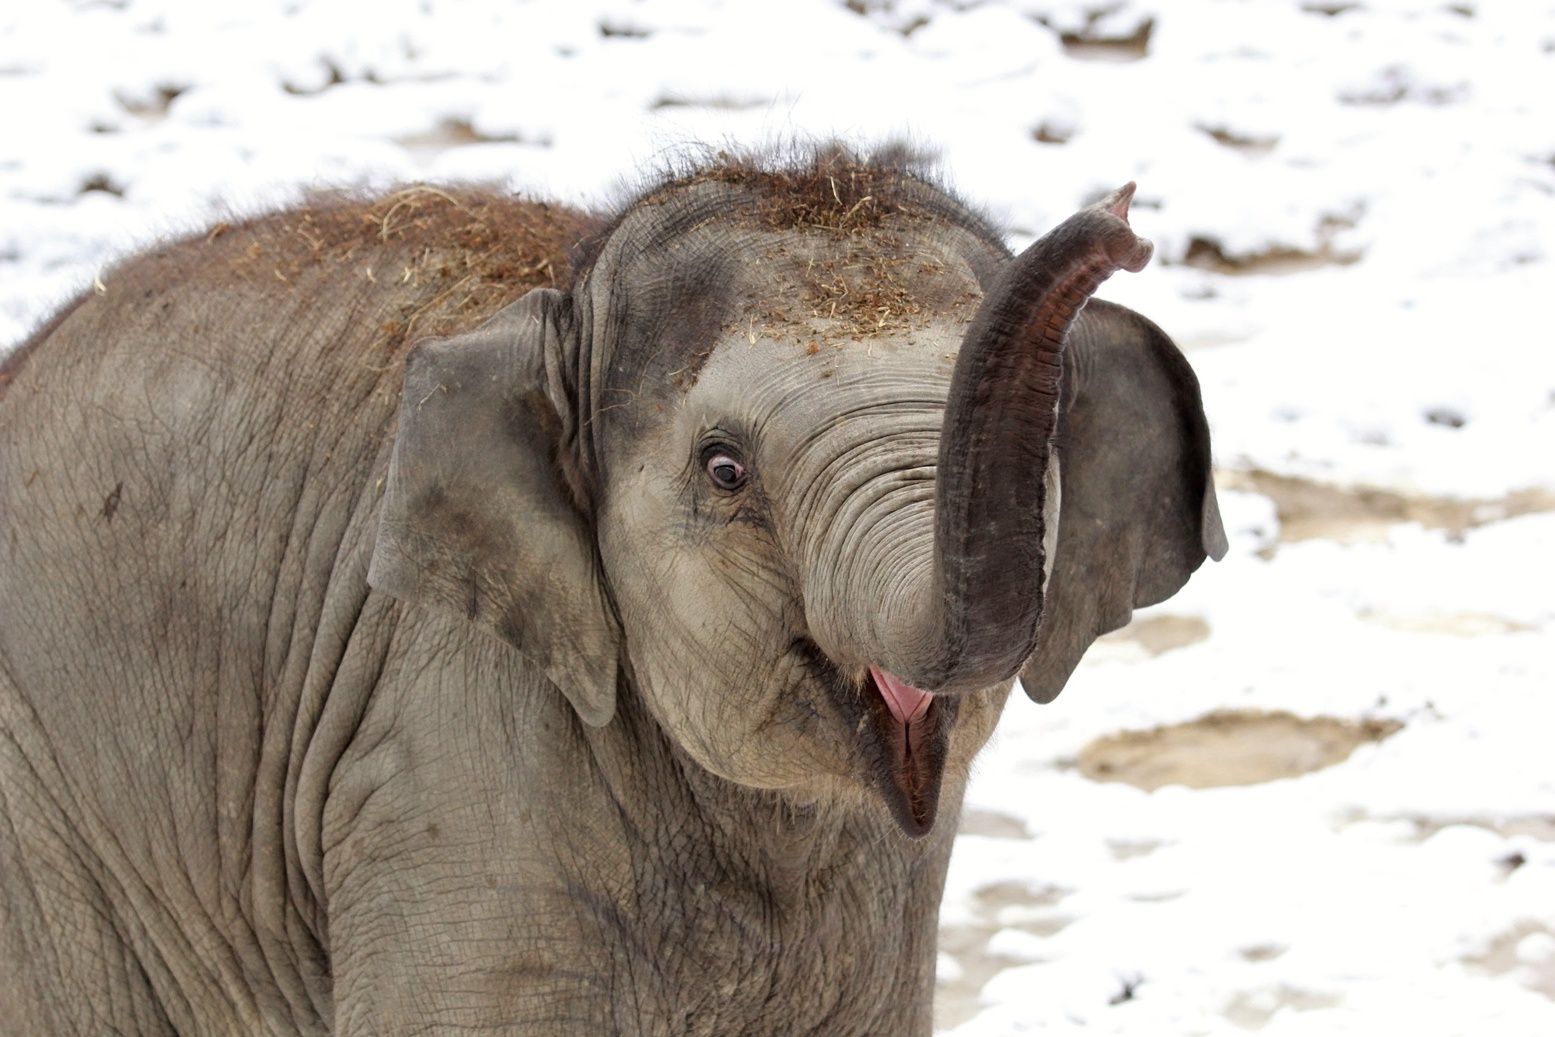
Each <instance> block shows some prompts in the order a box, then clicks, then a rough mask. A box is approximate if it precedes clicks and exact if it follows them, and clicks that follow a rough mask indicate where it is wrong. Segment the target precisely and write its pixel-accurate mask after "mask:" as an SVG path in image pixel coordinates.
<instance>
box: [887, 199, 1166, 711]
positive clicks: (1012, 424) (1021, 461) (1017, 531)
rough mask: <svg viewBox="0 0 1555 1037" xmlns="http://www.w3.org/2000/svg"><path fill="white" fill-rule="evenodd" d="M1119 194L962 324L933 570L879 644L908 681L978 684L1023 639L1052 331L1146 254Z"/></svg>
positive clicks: (1036, 556) (1001, 672)
mask: <svg viewBox="0 0 1555 1037" xmlns="http://www.w3.org/2000/svg"><path fill="white" fill-rule="evenodd" d="M1133 194H1134V185H1133V184H1132V183H1131V184H1128V185H1126V186H1124V187H1123V188H1120V189H1119V190H1118V191H1115V192H1114V193H1113V194H1112V195H1111V196H1110V197H1108V198H1106V199H1105V200H1103V201H1101V202H1099V203H1097V204H1096V205H1094V206H1091V207H1090V208H1087V209H1082V210H1081V211H1080V212H1078V213H1076V214H1075V215H1073V216H1071V217H1070V218H1069V219H1067V220H1065V221H1064V222H1063V223H1062V224H1060V225H1059V226H1058V227H1057V228H1055V229H1054V230H1053V231H1051V232H1050V233H1048V234H1047V235H1046V236H1044V237H1043V238H1042V239H1041V240H1039V241H1038V242H1036V243H1035V244H1034V245H1032V246H1031V247H1030V248H1028V249H1027V250H1026V251H1025V252H1022V253H1021V254H1020V255H1019V256H1018V257H1016V258H1015V260H1014V261H1013V262H1011V263H1010V265H1009V266H1008V267H1007V268H1006V270H1005V271H1004V273H1003V275H1002V276H1001V277H1000V279H999V281H998V282H997V283H996V284H995V286H994V287H993V288H992V289H991V290H990V291H989V293H988V295H987V297H986V298H985V299H984V300H983V303H982V306H981V307H980V308H979V310H978V312H977V316H976V318H975V319H974V320H973V322H972V326H971V327H970V328H969V329H968V331H967V334H966V338H965V340H964V341H963V343H962V346H961V354H960V357H959V358H958V360H957V361H956V368H955V373H954V375H953V378H952V382H951V389H950V396H949V400H948V403H947V405H946V411H945V421H944V426H943V431H942V433H941V436H940V452H939V464H938V472H937V479H938V485H937V488H936V496H935V518H934V565H933V567H932V569H931V570H930V571H928V572H924V573H922V574H920V575H918V576H915V577H914V578H915V579H918V580H921V583H920V585H918V586H915V587H914V588H912V590H911V592H910V593H908V594H906V595H903V596H901V597H897V598H896V600H899V601H903V602H904V603H905V606H906V607H905V609H904V612H903V613H902V614H901V615H899V616H896V617H892V623H891V627H892V630H891V636H890V642H891V643H890V644H889V645H886V646H883V647H884V648H885V649H886V655H887V658H886V659H885V660H884V661H885V663H886V665H887V666H888V667H889V668H890V669H891V670H892V671H894V673H895V675H896V676H897V677H899V678H900V679H901V680H902V681H904V682H905V683H907V684H909V685H912V686H913V687H916V688H924V689H930V690H935V691H940V690H951V691H953V690H963V689H971V688H977V687H985V686H987V685H989V684H993V683H996V682H998V681H1001V680H1005V679H1008V678H1010V677H1012V676H1014V675H1015V673H1016V671H1017V670H1019V669H1020V667H1021V664H1022V663H1023V662H1024V661H1025V660H1026V658H1027V657H1028V656H1030V655H1031V653H1032V651H1033V650H1034V649H1035V647H1036V641H1037V626H1038V622H1039V620H1040V619H1041V616H1042V604H1043V586H1042V584H1043V572H1044V562H1045V545H1044V533H1045V529H1046V525H1047V521H1046V520H1047V519H1049V518H1051V519H1052V520H1053V521H1056V519H1057V516H1056V513H1055V514H1053V515H1051V516H1049V515H1048V514H1047V511H1048V508H1047V503H1048V485H1047V484H1048V482H1049V480H1048V478H1047V474H1048V469H1049V461H1050V459H1051V458H1052V455H1053V438H1054V434H1055V431H1056V429H1057V426H1058V404H1059V386H1060V384H1061V382H1062V376H1063V354H1064V339H1065V336H1066V335H1067V333H1068V330H1069V326H1070V325H1071V324H1072V323H1073V321H1074V318H1075V316H1076V314H1078V313H1079V311H1080V309H1081V307H1083V306H1084V305H1085V302H1086V300H1087V299H1088V298H1089V297H1090V295H1091V293H1093V292H1094V291H1095V290H1096V288H1097V286H1098V285H1100V284H1101V282H1102V281H1104V280H1106V279H1107V278H1108V277H1109V276H1111V275H1112V273H1113V272H1114V271H1116V270H1118V269H1120V268H1122V269H1126V270H1131V271H1137V270H1140V269H1142V268H1143V267H1144V265H1145V263H1147V262H1148V261H1149V259H1150V254H1151V251H1152V246H1151V244H1150V242H1148V241H1146V240H1144V239H1143V238H1140V237H1138V236H1137V235H1135V234H1134V232H1133V230H1132V229H1131V228H1130V227H1129V225H1128V203H1129V200H1130V199H1131V198H1132V197H1133ZM1055 485H1056V483H1055ZM893 597H894V596H893ZM877 600H878V599H877Z"/></svg>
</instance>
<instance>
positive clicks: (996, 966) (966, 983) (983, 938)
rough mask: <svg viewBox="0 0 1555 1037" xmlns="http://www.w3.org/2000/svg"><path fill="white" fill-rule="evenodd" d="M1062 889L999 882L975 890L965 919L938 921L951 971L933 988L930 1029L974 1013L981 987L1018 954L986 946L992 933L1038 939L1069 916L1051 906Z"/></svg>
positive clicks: (958, 1021) (944, 1027)
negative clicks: (967, 920) (953, 966)
mask: <svg viewBox="0 0 1555 1037" xmlns="http://www.w3.org/2000/svg"><path fill="white" fill-rule="evenodd" d="M1065 895H1066V893H1065V891H1062V890H1057V889H1052V888H1047V889H1036V888H1033V887H1031V886H1027V885H1024V884H1021V883H1018V882H999V883H994V884H993V885H990V886H986V887H984V888H983V889H980V890H978V891H977V894H976V896H975V898H974V900H973V909H974V911H975V912H976V915H977V918H976V920H975V921H974V922H973V923H971V924H970V925H953V926H942V927H941V928H940V931H939V951H940V953H941V954H944V955H948V956H949V957H950V958H951V959H952V960H953V961H955V963H956V967H957V970H958V971H957V973H956V974H955V975H954V976H948V977H945V978H943V979H941V980H940V981H939V982H938V983H937V984H936V986H935V991H934V1031H935V1032H936V1033H938V1032H940V1031H941V1030H949V1029H953V1028H955V1027H957V1026H960V1025H961V1024H962V1023H964V1022H966V1021H968V1020H969V1019H971V1018H972V1017H973V1016H975V1015H976V1014H977V1013H978V1012H979V1011H980V1010H981V1009H982V1008H983V1007H984V1006H983V1004H982V1002H981V1001H980V1000H979V996H980V995H981V993H982V990H983V987H984V985H985V984H987V982H988V981H989V980H990V979H992V978H993V977H994V976H996V975H998V974H999V973H1000V972H1003V971H1004V970H1005V969H1007V968H1009V967H1010V966H1012V965H1019V964H1024V960H1023V959H1017V958H1012V957H1010V956H1009V955H1007V954H999V953H997V952H996V951H994V950H991V949H990V948H991V947H992V946H995V944H993V943H991V941H992V940H993V936H994V934H995V933H997V932H1000V931H1001V930H1004V929H1014V930H1016V931H1018V932H1021V933H1026V934H1028V935H1030V936H1033V937H1036V938H1038V939H1041V938H1042V937H1047V936H1052V935H1053V934H1055V933H1057V932H1059V931H1060V930H1062V929H1063V928H1064V927H1065V926H1067V925H1068V924H1069V922H1070V921H1071V919H1070V918H1069V917H1068V916H1066V915H1063V914H1061V913H1057V912H1055V911H1054V910H1053V909H1054V908H1055V907H1056V906H1057V905H1058V903H1059V902H1060V901H1061V900H1063V898H1064V896H1065Z"/></svg>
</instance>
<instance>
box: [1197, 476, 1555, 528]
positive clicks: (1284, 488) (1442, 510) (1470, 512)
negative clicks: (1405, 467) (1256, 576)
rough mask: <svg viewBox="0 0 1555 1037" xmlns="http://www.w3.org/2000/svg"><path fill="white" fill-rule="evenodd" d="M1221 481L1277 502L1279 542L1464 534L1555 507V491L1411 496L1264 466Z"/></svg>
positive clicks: (1275, 503) (1536, 490)
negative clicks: (1418, 532) (1391, 531)
mask: <svg viewBox="0 0 1555 1037" xmlns="http://www.w3.org/2000/svg"><path fill="white" fill-rule="evenodd" d="M1215 478H1216V482H1217V484H1218V485H1220V486H1222V487H1224V488H1225V489H1230V490H1252V491H1253V492H1255V493H1261V494H1263V495H1264V496H1265V497H1268V498H1269V499H1271V500H1272V501H1274V507H1275V510H1276V512H1277V513H1278V515H1279V519H1280V540H1281V541H1286V542H1289V541H1297V540H1311V539H1315V538H1321V539H1325V540H1338V541H1340V542H1342V543H1353V542H1356V541H1364V540H1376V539H1380V538H1381V537H1382V536H1384V535H1385V534H1386V532H1387V529H1388V527H1389V526H1393V525H1397V524H1398V523H1401V522H1418V523H1419V524H1420V525H1422V526H1425V527H1426V528H1427V529H1442V530H1446V531H1448V532H1449V533H1462V532H1464V531H1466V530H1469V529H1473V528H1475V527H1477V526H1482V525H1485V524H1486V523H1489V522H1499V521H1501V520H1503V519H1509V518H1515V517H1516V516H1518V515H1527V514H1532V513H1535V512H1544V511H1555V494H1552V493H1550V492H1549V491H1548V490H1544V489H1538V488H1533V489H1526V490H1517V491H1515V492H1513V493H1510V494H1508V495H1507V496H1505V497H1502V498H1500V499H1497V500H1489V499H1483V498H1461V499H1460V498H1451V497H1427V496H1408V495H1405V494H1401V493H1397V492H1395V491H1393V490H1383V489H1378V488H1376V487H1370V486H1335V485H1333V484H1331V483H1321V482H1314V481H1311V480H1308V479H1298V478H1294V477H1292V476H1286V475H1276V474H1274V473H1273V472H1266V471H1262V470H1256V469H1255V470H1252V471H1224V472H1217V473H1216V475H1215Z"/></svg>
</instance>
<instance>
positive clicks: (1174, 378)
mask: <svg viewBox="0 0 1555 1037" xmlns="http://www.w3.org/2000/svg"><path fill="white" fill-rule="evenodd" d="M1066 352H1067V356H1066V358H1065V372H1064V384H1063V390H1062V393H1061V397H1060V398H1061V400H1062V408H1063V413H1062V415H1061V417H1060V425H1059V440H1058V457H1059V479H1060V496H1059V519H1058V544H1057V549H1056V551H1055V552H1054V554H1055V558H1054V562H1053V567H1052V570H1051V573H1050V575H1049V577H1048V583H1047V591H1046V595H1045V602H1044V606H1043V614H1042V621H1041V626H1040V628H1039V631H1038V637H1037V650H1036V652H1035V653H1034V654H1033V655H1032V657H1031V658H1030V659H1029V660H1028V661H1027V663H1026V666H1025V667H1024V668H1023V669H1022V670H1021V684H1022V685H1023V686H1024V687H1025V689H1026V694H1027V695H1029V696H1031V698H1032V699H1034V700H1035V701H1037V702H1051V701H1052V700H1053V699H1055V698H1057V697H1058V693H1059V692H1060V691H1061V690H1063V687H1064V683H1065V682H1066V681H1067V680H1068V679H1069V675H1070V674H1071V673H1073V672H1074V668H1075V667H1076V666H1077V665H1079V662H1080V657H1081V656H1082V655H1084V654H1085V650H1086V649H1087V648H1089V647H1090V646H1091V642H1092V641H1094V640H1095V639H1096V638H1098V637H1100V636H1101V635H1102V634H1105V633H1108V632H1109V631H1112V630H1117V629H1118V628H1120V627H1122V626H1124V625H1125V624H1127V623H1128V621H1129V619H1130V617H1132V615H1133V612H1134V609H1135V608H1140V607H1143V606H1145V605H1154V604H1155V603H1157V602H1160V601H1165V600H1166V599H1167V598H1169V597H1171V596H1172V595H1173V594H1175V593H1177V591H1178V590H1179V589H1181V588H1182V586H1183V584H1185V583H1187V582H1188V577H1189V575H1191V574H1192V573H1193V571H1194V570H1195V569H1197V568H1198V567H1199V566H1200V565H1201V564H1202V563H1203V561H1204V558H1205V556H1206V554H1207V555H1208V556H1209V557H1211V558H1214V559H1216V560H1217V561H1218V560H1219V559H1220V558H1221V557H1222V556H1223V555H1224V554H1225V553H1226V534H1225V530H1224V528H1223V527H1222V526H1221V521H1220V508H1219V505H1218V504H1217V503H1216V500H1215V486H1214V482H1213V481H1212V478H1211V472H1210V448H1209V426H1208V424H1207V423H1206V422H1205V420H1204V406H1203V403H1202V400H1201V398H1200V395H1199V382H1198V379H1197V378H1195V377H1194V374H1193V370H1192V368H1190V367H1189V366H1188V362H1187V360H1186V359H1184V358H1183V355H1182V353H1181V352H1179V351H1178V349H1177V347H1176V346H1175V345H1174V344H1173V343H1172V340H1171V339H1169V338H1167V336H1166V334H1165V333H1164V332H1163V331H1161V329H1160V328H1158V327H1156V326H1155V325H1154V324H1152V323H1151V322H1150V321H1148V320H1146V319H1145V318H1144V317H1141V316H1140V315H1139V314H1137V313H1135V312H1133V311H1132V310H1129V309H1126V308H1124V307H1122V306H1117V305H1114V304H1112V303H1107V302H1102V301H1100V300H1092V301H1091V302H1089V303H1088V304H1087V305H1086V307H1085V310H1084V311H1083V312H1082V314H1081V316H1080V319H1079V320H1077V321H1076V322H1075V325H1074V328H1073V329H1072V330H1071V332H1070V337H1069V342H1068V348H1067V351H1066Z"/></svg>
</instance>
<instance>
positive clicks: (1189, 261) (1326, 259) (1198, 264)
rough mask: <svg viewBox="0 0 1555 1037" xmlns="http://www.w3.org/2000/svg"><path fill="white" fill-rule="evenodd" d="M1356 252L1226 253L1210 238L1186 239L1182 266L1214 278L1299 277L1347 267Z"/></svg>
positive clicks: (1319, 249) (1322, 247)
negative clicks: (1204, 271)
mask: <svg viewBox="0 0 1555 1037" xmlns="http://www.w3.org/2000/svg"><path fill="white" fill-rule="evenodd" d="M1360 258H1361V256H1360V253H1359V252H1344V251H1340V250H1339V249H1336V248H1334V247H1333V246H1332V245H1331V244H1329V243H1328V242H1326V241H1325V242H1324V243H1323V244H1321V245H1320V246H1318V247H1317V248H1315V249H1296V248H1270V249H1265V250H1264V251H1262V252H1230V251H1228V250H1227V249H1226V247H1225V246H1224V245H1223V244H1222V243H1221V242H1219V241H1216V240H1214V239H1213V238H1200V237H1194V238H1190V239H1188V250H1187V252H1186V253H1185V254H1184V255H1183V258H1182V265H1183V266H1191V267H1193V268H1195V269H1197V270H1209V271H1211V272H1213V273H1217V274H1227V275H1230V276H1243V275H1248V274H1264V275H1280V274H1302V273H1306V272H1308V271H1311V270H1321V269H1323V268H1325V267H1331V266H1349V265H1350V264H1351V263H1354V262H1355V261H1357V260H1358V259H1360Z"/></svg>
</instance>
